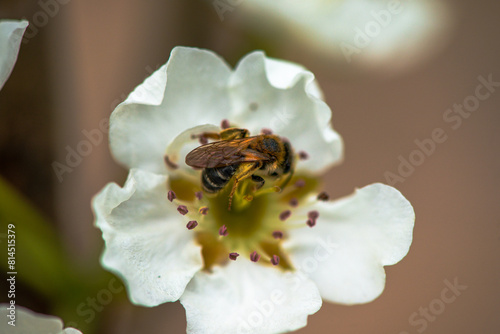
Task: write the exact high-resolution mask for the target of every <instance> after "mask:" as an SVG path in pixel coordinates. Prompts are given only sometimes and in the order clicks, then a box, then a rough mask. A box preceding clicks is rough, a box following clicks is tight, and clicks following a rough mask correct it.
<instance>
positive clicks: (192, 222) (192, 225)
mask: <svg viewBox="0 0 500 334" xmlns="http://www.w3.org/2000/svg"><path fill="white" fill-rule="evenodd" d="M196 226H198V222H197V221H196V220H190V221H189V222H188V223H187V225H186V227H187V229H188V230H192V229H193V228H195V227H196Z"/></svg>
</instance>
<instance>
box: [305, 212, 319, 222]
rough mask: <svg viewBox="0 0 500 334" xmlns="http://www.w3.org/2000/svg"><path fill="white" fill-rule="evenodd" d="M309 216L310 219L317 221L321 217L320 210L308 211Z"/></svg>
mask: <svg viewBox="0 0 500 334" xmlns="http://www.w3.org/2000/svg"><path fill="white" fill-rule="evenodd" d="M307 217H308V218H309V219H312V220H314V221H316V219H318V217H319V212H318V211H316V210H313V211H309V212H308V213H307Z"/></svg>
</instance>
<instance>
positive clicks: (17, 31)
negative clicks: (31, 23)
mask: <svg viewBox="0 0 500 334" xmlns="http://www.w3.org/2000/svg"><path fill="white" fill-rule="evenodd" d="M27 26H28V21H25V20H21V21H14V20H1V21H0V89H2V87H3V85H4V83H5V81H7V78H8V77H9V75H10V72H11V71H12V68H13V67H14V64H15V63H16V60H17V54H18V53H19V47H20V45H21V40H22V38H23V34H24V30H25V29H26V27H27Z"/></svg>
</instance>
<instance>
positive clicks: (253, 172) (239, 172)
mask: <svg viewBox="0 0 500 334" xmlns="http://www.w3.org/2000/svg"><path fill="white" fill-rule="evenodd" d="M202 136H204V137H205V138H211V139H219V140H218V141H215V142H212V143H208V144H205V145H201V146H199V147H197V148H195V149H194V150H192V151H191V152H189V153H188V154H187V155H186V164H187V165H189V166H191V167H195V168H203V171H202V173H201V183H202V186H203V190H204V191H205V192H207V193H216V192H218V191H220V190H222V189H223V188H224V187H225V186H226V185H227V183H228V182H229V181H230V180H231V179H232V178H234V184H233V187H232V189H231V192H230V194H229V207H228V210H231V202H232V199H233V195H234V192H235V191H236V188H237V187H238V184H239V183H240V182H241V181H243V180H245V179H247V178H251V180H252V181H253V182H255V183H256V188H257V189H259V188H261V187H262V186H263V185H264V183H265V180H264V178H263V177H262V176H269V177H271V178H274V179H276V180H278V179H280V178H281V177H282V176H286V177H285V178H284V181H283V182H281V187H284V186H285V185H286V183H287V182H288V181H289V180H290V178H291V176H292V174H293V165H294V153H293V149H292V146H291V145H290V143H289V142H288V141H287V140H284V139H282V138H280V137H278V136H276V135H272V134H261V135H257V136H252V137H249V131H248V130H247V129H240V128H229V129H225V130H222V131H221V132H220V133H204V134H203V135H202Z"/></svg>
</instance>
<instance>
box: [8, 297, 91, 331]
mask: <svg viewBox="0 0 500 334" xmlns="http://www.w3.org/2000/svg"><path fill="white" fill-rule="evenodd" d="M8 307H11V305H10V304H0V317H1V318H2V322H1V323H0V330H1V332H2V333H3V334H19V333H29V334H82V333H81V332H80V331H79V330H76V329H74V328H66V329H64V330H63V323H62V321H61V319H59V318H57V317H54V316H51V315H45V314H40V313H35V312H33V311H31V310H29V309H27V308H25V307H21V306H18V305H15V321H14V322H13V323H14V324H15V326H12V325H9V324H8V322H9V321H11V320H12V319H10V318H9V315H10V314H11V310H10V309H9V308H8Z"/></svg>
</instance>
